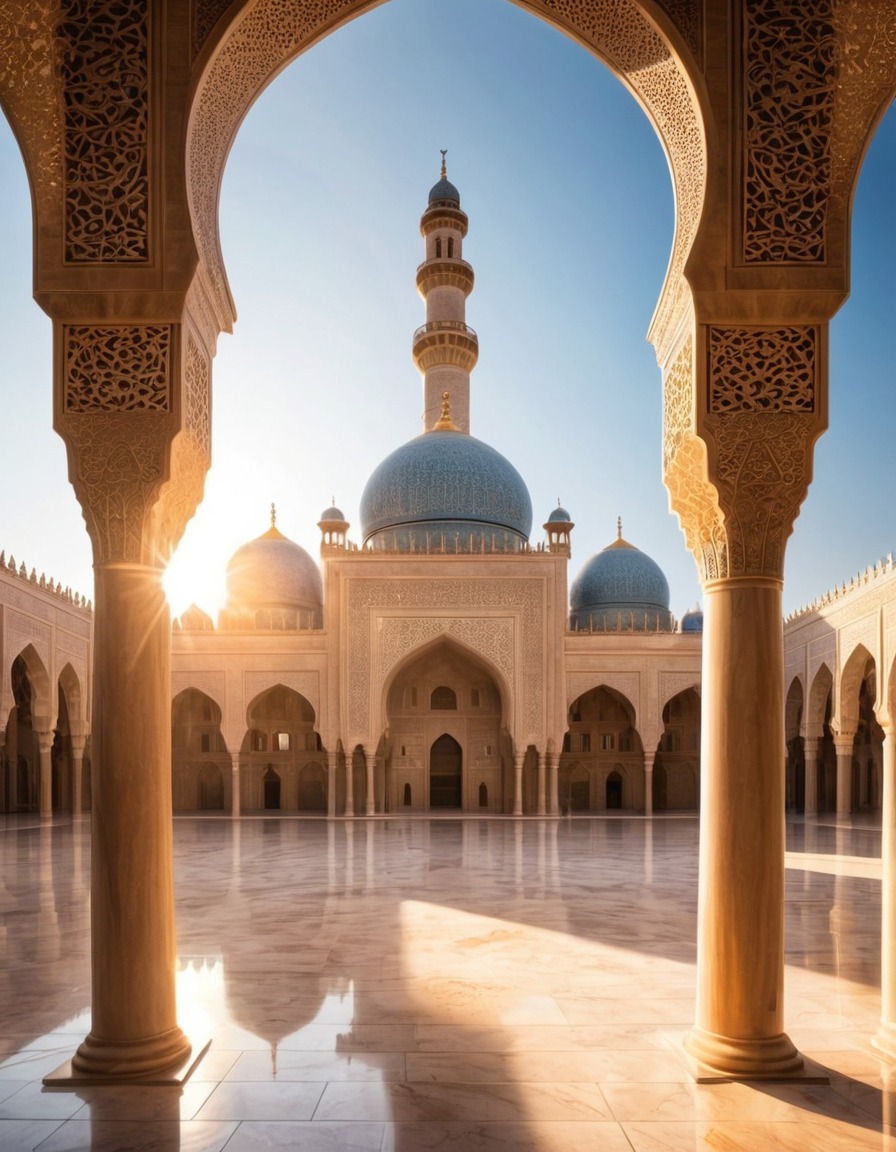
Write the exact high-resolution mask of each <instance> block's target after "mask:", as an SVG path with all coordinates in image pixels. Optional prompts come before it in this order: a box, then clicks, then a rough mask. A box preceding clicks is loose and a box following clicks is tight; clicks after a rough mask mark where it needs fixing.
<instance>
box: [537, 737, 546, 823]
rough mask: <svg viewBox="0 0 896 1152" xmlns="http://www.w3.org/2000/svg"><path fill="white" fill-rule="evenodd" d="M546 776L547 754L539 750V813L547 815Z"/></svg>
mask: <svg viewBox="0 0 896 1152" xmlns="http://www.w3.org/2000/svg"><path fill="white" fill-rule="evenodd" d="M545 776H546V772H545V754H544V752H539V753H538V815H539V816H545V815H547V811H546V803H547V800H546V786H547V781H546V779H545Z"/></svg>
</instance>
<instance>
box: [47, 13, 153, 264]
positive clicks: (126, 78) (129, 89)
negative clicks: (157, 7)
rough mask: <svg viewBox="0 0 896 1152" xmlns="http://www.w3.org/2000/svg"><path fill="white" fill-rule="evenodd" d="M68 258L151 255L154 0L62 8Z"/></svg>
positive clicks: (59, 41)
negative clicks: (151, 23) (151, 35)
mask: <svg viewBox="0 0 896 1152" xmlns="http://www.w3.org/2000/svg"><path fill="white" fill-rule="evenodd" d="M60 7H61V9H62V17H61V19H60V20H59V22H58V23H57V25H56V30H55V37H56V52H57V61H58V64H57V67H58V69H59V72H60V75H61V78H62V91H63V104H64V117H65V159H64V173H65V258H66V260H68V261H72V262H75V263H84V262H90V263H96V262H100V261H103V262H111V263H121V262H135V261H146V260H147V259H148V256H149V230H148V215H149V175H148V142H149V69H148V59H149V53H148V29H149V19H150V7H151V5H150V4H149V3H148V2H147V0H62V3H61V5H60Z"/></svg>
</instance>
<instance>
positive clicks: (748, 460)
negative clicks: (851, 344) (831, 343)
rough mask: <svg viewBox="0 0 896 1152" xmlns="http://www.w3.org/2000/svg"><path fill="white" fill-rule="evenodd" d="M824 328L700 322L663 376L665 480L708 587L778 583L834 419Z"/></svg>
mask: <svg viewBox="0 0 896 1152" xmlns="http://www.w3.org/2000/svg"><path fill="white" fill-rule="evenodd" d="M826 340H827V325H826V324H821V323H807V324H793V323H780V324H774V323H765V324H762V325H756V324H747V323H742V324H735V323H731V322H730V321H728V322H725V323H718V324H716V323H700V324H697V325H695V326H694V329H693V331H692V333H691V335H689V336H688V337H687V338H686V339H685V341H684V343H683V344H682V345H681V347H680V348H679V350H678V353H677V355H676V356H675V357H674V359H673V360H672V361H671V363H670V364H669V365H668V366H667V369H666V371H665V373H664V428H663V441H664V443H663V481H664V483H665V485H666V488H667V489H668V491H669V498H670V503H671V506H672V508H673V510H674V511H675V513H676V514H677V516H678V518H679V522H680V523H681V526H682V529H683V531H684V533H685V537H686V539H687V544H688V548H689V549H690V550H691V552H692V553H693V555H694V558H695V559H696V561H697V566H698V568H699V570H700V575H701V579H702V580H703V581H704V583H709V582H711V581H714V580H726V579H729V578H731V577H766V578H772V579H775V580H777V581H780V580H782V579H783V569H784V547H785V543H786V541H787V538H788V536H789V535H790V533H791V531H792V528H793V522H794V520H795V519H796V516H797V514H798V512H799V507H800V504H801V503H802V502H803V500H804V498H805V496H806V492H807V490H808V486H809V481H810V479H811V475H812V451H813V446H814V444H815V441H816V439H817V438H818V436H819V435H820V434H821V433H822V432H823V431H824V428H825V427H826V422H827V404H826V383H827V381H826Z"/></svg>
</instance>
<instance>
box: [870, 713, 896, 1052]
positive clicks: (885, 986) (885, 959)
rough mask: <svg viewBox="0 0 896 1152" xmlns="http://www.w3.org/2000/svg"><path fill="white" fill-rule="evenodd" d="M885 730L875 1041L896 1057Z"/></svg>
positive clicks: (890, 734)
mask: <svg viewBox="0 0 896 1152" xmlns="http://www.w3.org/2000/svg"><path fill="white" fill-rule="evenodd" d="M881 727H882V728H883V730H884V750H883V751H884V758H883V781H882V788H883V795H882V797H881V833H882V846H881V895H880V903H881V935H880V940H881V958H880V1027H879V1028H878V1030H877V1034H876V1035H875V1037H874V1039H873V1040H872V1043H873V1044H874V1046H875V1048H879V1049H880V1050H881V1051H882V1052H884V1053H886V1055H887V1056H888V1057H889V1058H890V1059H891V1060H896V726H894V725H893V723H892V722H887V723H882V724H881Z"/></svg>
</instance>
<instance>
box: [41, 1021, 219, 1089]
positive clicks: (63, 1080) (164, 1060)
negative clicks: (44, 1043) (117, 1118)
mask: <svg viewBox="0 0 896 1152" xmlns="http://www.w3.org/2000/svg"><path fill="white" fill-rule="evenodd" d="M210 1044H211V1041H210V1040H209V1041H207V1042H206V1043H205V1044H203V1045H202V1046H201V1047H195V1046H194V1045H192V1044H191V1043H190V1041H189V1040H188V1039H187V1037H186V1036H185V1035H184V1034H183V1032H182V1031H181V1030H180V1028H172V1029H171V1030H170V1031H168V1032H163V1033H162V1034H161V1035H159V1036H152V1037H150V1038H149V1039H148V1040H134V1041H131V1042H128V1041H110V1040H103V1039H101V1038H99V1037H97V1036H94V1035H93V1033H91V1034H90V1035H89V1036H88V1037H87V1038H86V1040H84V1041H83V1042H82V1043H81V1044H80V1046H79V1047H78V1051H77V1052H76V1053H75V1055H74V1056H73V1057H72V1058H71V1060H67V1061H66V1062H65V1063H64V1064H62V1065H61V1066H60V1067H59V1068H57V1069H56V1071H55V1072H53V1073H51V1074H50V1075H49V1076H46V1077H44V1081H43V1082H44V1084H46V1085H47V1086H48V1087H51V1088H69V1087H75V1086H76V1085H78V1084H155V1085H166V1084H168V1085H172V1086H174V1085H177V1084H183V1083H184V1081H185V1080H186V1079H187V1078H188V1077H189V1076H190V1073H191V1072H192V1071H193V1069H194V1068H195V1067H196V1065H197V1064H198V1063H199V1061H200V1060H201V1059H202V1057H203V1056H204V1055H205V1053H206V1052H207V1051H208V1048H209V1045H210Z"/></svg>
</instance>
